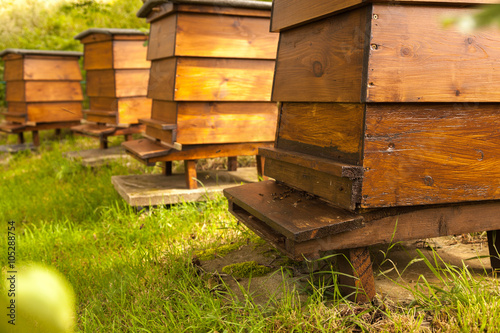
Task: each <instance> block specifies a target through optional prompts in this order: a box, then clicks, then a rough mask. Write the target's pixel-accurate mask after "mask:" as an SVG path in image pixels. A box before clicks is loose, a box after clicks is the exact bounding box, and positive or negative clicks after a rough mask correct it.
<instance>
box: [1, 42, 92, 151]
mask: <svg viewBox="0 0 500 333" xmlns="http://www.w3.org/2000/svg"><path fill="white" fill-rule="evenodd" d="M81 56H82V54H81V53H79V52H62V51H41V50H22V49H6V50H4V51H3V52H1V53H0V57H2V59H3V60H4V61H5V71H4V80H5V81H6V82H7V84H6V101H7V113H5V120H6V122H4V123H3V124H1V125H0V130H2V131H4V132H7V133H17V134H18V135H19V141H20V143H22V142H23V140H24V139H23V132H27V131H31V132H32V133H33V143H34V144H35V145H38V144H39V136H38V131H39V130H44V129H61V128H65V127H70V126H74V125H75V124H77V123H78V122H79V120H80V119H81V116H82V100H83V94H82V88H81V85H80V81H81V80H82V75H81V72H80V66H79V64H78V60H79V58H80V57H81Z"/></svg>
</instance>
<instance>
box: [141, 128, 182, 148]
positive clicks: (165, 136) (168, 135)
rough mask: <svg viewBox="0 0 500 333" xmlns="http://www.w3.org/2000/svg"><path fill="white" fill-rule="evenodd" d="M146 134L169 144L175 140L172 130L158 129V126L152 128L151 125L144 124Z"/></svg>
mask: <svg viewBox="0 0 500 333" xmlns="http://www.w3.org/2000/svg"><path fill="white" fill-rule="evenodd" d="M145 133H146V135H148V136H150V137H152V138H155V139H157V140H160V141H162V142H166V143H169V144H173V143H174V140H175V134H174V130H160V129H158V128H154V127H153V126H146V132H145Z"/></svg>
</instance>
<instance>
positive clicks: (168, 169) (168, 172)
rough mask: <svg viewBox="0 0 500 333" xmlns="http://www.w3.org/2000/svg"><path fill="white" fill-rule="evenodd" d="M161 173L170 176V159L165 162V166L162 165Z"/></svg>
mask: <svg viewBox="0 0 500 333" xmlns="http://www.w3.org/2000/svg"><path fill="white" fill-rule="evenodd" d="M163 174H164V175H165V176H172V162H170V161H168V162H165V166H164V169H163Z"/></svg>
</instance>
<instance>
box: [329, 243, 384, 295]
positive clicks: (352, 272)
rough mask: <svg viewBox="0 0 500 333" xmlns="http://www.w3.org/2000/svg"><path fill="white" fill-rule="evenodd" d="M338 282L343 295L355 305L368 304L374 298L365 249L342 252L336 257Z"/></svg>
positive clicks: (372, 279)
mask: <svg viewBox="0 0 500 333" xmlns="http://www.w3.org/2000/svg"><path fill="white" fill-rule="evenodd" d="M337 268H338V270H339V273H341V274H339V276H338V282H339V286H340V291H341V292H342V294H343V295H349V296H348V298H349V300H351V301H353V302H357V303H366V302H370V301H371V300H372V299H373V298H374V297H375V278H374V276H373V269H372V261H371V258H370V252H369V251H368V248H367V247H360V248H354V249H348V250H343V251H340V252H339V253H338V256H337Z"/></svg>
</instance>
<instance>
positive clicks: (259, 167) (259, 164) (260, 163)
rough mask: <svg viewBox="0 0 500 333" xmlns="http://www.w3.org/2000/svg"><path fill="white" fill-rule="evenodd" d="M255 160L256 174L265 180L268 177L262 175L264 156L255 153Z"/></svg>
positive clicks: (264, 162)
mask: <svg viewBox="0 0 500 333" xmlns="http://www.w3.org/2000/svg"><path fill="white" fill-rule="evenodd" d="M255 160H256V162H257V174H258V175H259V177H261V178H262V180H267V179H268V178H267V177H266V176H264V166H265V164H266V158H265V157H262V156H260V155H256V156H255Z"/></svg>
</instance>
